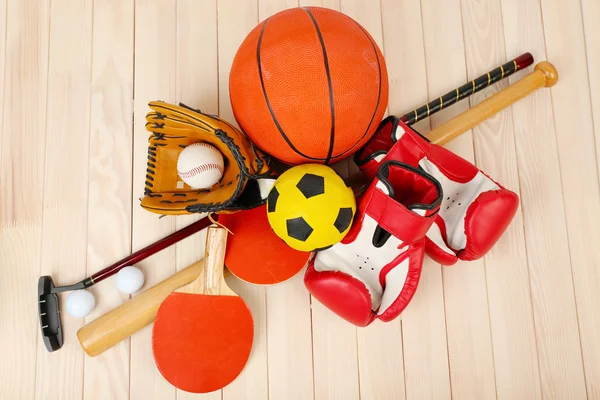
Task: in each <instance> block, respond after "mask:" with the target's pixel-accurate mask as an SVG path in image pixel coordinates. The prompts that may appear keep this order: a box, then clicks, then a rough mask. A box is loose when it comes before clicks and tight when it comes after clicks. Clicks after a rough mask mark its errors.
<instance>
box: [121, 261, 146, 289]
mask: <svg viewBox="0 0 600 400" xmlns="http://www.w3.org/2000/svg"><path fill="white" fill-rule="evenodd" d="M116 284H117V289H119V291H120V292H122V293H126V294H133V293H135V292H137V291H138V290H140V289H141V288H142V286H144V274H143V273H142V271H140V269H139V268H136V267H131V266H130V267H125V268H123V269H122V270H120V271H119V272H117V277H116Z"/></svg>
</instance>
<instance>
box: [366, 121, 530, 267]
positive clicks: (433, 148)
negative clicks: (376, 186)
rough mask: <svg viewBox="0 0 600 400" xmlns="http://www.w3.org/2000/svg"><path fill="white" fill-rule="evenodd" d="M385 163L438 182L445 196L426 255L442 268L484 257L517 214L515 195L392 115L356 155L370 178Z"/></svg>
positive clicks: (429, 236)
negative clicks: (408, 168) (423, 173)
mask: <svg viewBox="0 0 600 400" xmlns="http://www.w3.org/2000/svg"><path fill="white" fill-rule="evenodd" d="M390 143H392V147H391V148H389V145H390ZM386 160H397V161H401V162H404V163H406V164H409V165H412V166H414V167H416V166H418V167H420V168H422V169H423V170H424V171H426V172H427V173H428V174H430V175H431V176H433V177H434V178H436V179H437V180H438V181H439V182H440V184H441V186H442V191H443V194H444V196H443V200H442V204H441V206H440V212H439V214H438V215H437V216H436V220H435V222H434V224H433V225H432V227H431V229H430V230H429V232H427V239H426V252H427V255H429V256H430V257H431V258H433V259H434V260H435V261H436V262H439V263H441V264H444V265H452V264H454V263H456V261H457V260H458V259H461V260H467V261H469V260H477V259H479V258H481V257H483V256H484V255H485V254H486V253H487V252H488V251H489V250H490V249H491V248H492V247H493V246H494V244H496V242H497V241H498V239H500V237H501V236H502V234H503V233H504V231H505V230H506V228H507V227H508V225H509V224H510V222H511V221H512V219H513V217H514V215H515V214H516V212H517V208H518V206H519V198H518V196H517V195H516V194H515V193H514V192H512V191H510V190H507V189H506V188H504V187H502V185H500V184H499V183H497V182H495V181H494V180H492V179H491V178H490V177H488V176H487V175H486V174H484V173H483V172H482V171H481V170H479V169H478V168H477V167H476V166H474V165H473V164H471V163H470V162H468V161H466V160H465V159H463V158H461V157H459V156H457V155H456V154H454V153H452V152H451V151H449V150H447V149H445V148H443V147H441V146H437V145H435V144H432V143H430V142H429V141H428V140H427V139H426V138H424V137H423V136H421V135H420V134H419V133H417V132H416V131H414V130H412V129H411V128H409V127H408V126H406V125H405V124H404V123H402V122H401V121H400V120H399V119H398V118H397V117H394V116H392V117H388V118H386V119H385V120H383V121H382V122H381V124H380V126H379V128H378V129H377V131H376V133H375V135H374V137H373V138H372V139H371V140H370V141H369V142H368V143H367V144H366V145H365V146H364V147H363V148H362V149H361V150H360V151H359V152H358V153H357V154H356V156H355V161H356V163H357V165H358V166H359V168H360V170H361V171H362V172H363V174H365V175H366V176H367V177H369V178H372V177H373V176H374V175H375V173H376V171H377V169H378V168H379V165H380V163H381V162H383V161H386Z"/></svg>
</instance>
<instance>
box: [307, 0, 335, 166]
mask: <svg viewBox="0 0 600 400" xmlns="http://www.w3.org/2000/svg"><path fill="white" fill-rule="evenodd" d="M302 9H303V10H304V11H306V13H307V14H308V16H309V17H310V19H311V20H312V22H313V25H314V26H315V29H316V31H317V36H318V37H319V42H320V43H321V49H322V50H323V62H324V63H325V74H326V75H327V85H328V86H329V107H330V109H331V134H330V136H329V150H327V157H326V159H325V164H327V163H329V161H330V160H331V155H332V154H333V145H334V143H335V105H334V102H333V83H332V82H331V72H330V71H329V59H328V58H327V49H326V48H325V41H324V40H323V35H322V34H321V30H320V29H319V24H317V20H316V19H315V16H314V15H313V14H312V12H310V10H309V9H308V8H307V7H302Z"/></svg>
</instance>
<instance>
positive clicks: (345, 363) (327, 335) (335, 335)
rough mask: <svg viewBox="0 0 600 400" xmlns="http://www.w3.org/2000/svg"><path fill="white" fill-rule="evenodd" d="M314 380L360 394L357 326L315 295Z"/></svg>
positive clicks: (330, 394)
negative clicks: (319, 300)
mask: <svg viewBox="0 0 600 400" xmlns="http://www.w3.org/2000/svg"><path fill="white" fill-rule="evenodd" d="M300 6H302V7H304V6H318V7H327V8H332V9H335V10H337V11H340V1H335V0H321V1H315V0H300ZM333 168H334V169H335V170H336V171H337V172H338V173H339V174H341V175H342V176H347V175H348V174H349V169H348V161H346V160H344V161H342V162H339V163H336V164H335V165H333ZM311 320H312V337H313V342H312V346H313V349H312V353H313V380H314V398H315V399H357V398H359V396H360V388H359V382H358V360H357V352H358V350H357V344H356V327H355V326H354V325H351V324H349V323H348V322H346V321H344V320H343V319H341V318H339V317H338V316H337V315H335V314H333V313H332V312H331V311H330V310H329V309H328V308H326V307H324V306H323V305H322V304H321V303H319V302H318V301H317V300H316V299H314V298H312V297H311Z"/></svg>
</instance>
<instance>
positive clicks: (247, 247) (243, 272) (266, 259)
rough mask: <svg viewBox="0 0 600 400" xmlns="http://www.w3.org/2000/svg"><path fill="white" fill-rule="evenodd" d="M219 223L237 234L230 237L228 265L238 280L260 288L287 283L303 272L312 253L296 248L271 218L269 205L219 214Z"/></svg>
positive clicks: (226, 261)
mask: <svg viewBox="0 0 600 400" xmlns="http://www.w3.org/2000/svg"><path fill="white" fill-rule="evenodd" d="M219 223H220V224H223V226H225V227H226V228H227V229H229V230H230V231H231V232H232V233H233V235H229V237H228V238H227V254H226V255H225V265H226V266H227V269H228V270H229V271H230V272H231V273H232V274H233V275H234V276H236V277H237V278H238V279H241V280H243V281H245V282H248V283H253V284H257V285H274V284H276V283H281V282H284V281H287V280H288V279H290V278H292V277H293V276H295V275H296V274H297V273H298V272H300V271H301V270H302V268H303V267H304V265H306V262H307V261H308V258H309V257H310V254H311V253H309V252H302V251H297V250H294V249H292V248H291V247H290V246H288V245H287V244H286V243H285V242H284V241H283V240H281V239H280V238H279V237H278V236H277V235H275V232H273V229H271V226H270V225H269V220H268V219H267V210H266V206H265V205H263V206H260V207H256V208H254V209H251V210H243V211H238V212H236V213H232V214H221V215H219Z"/></svg>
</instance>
